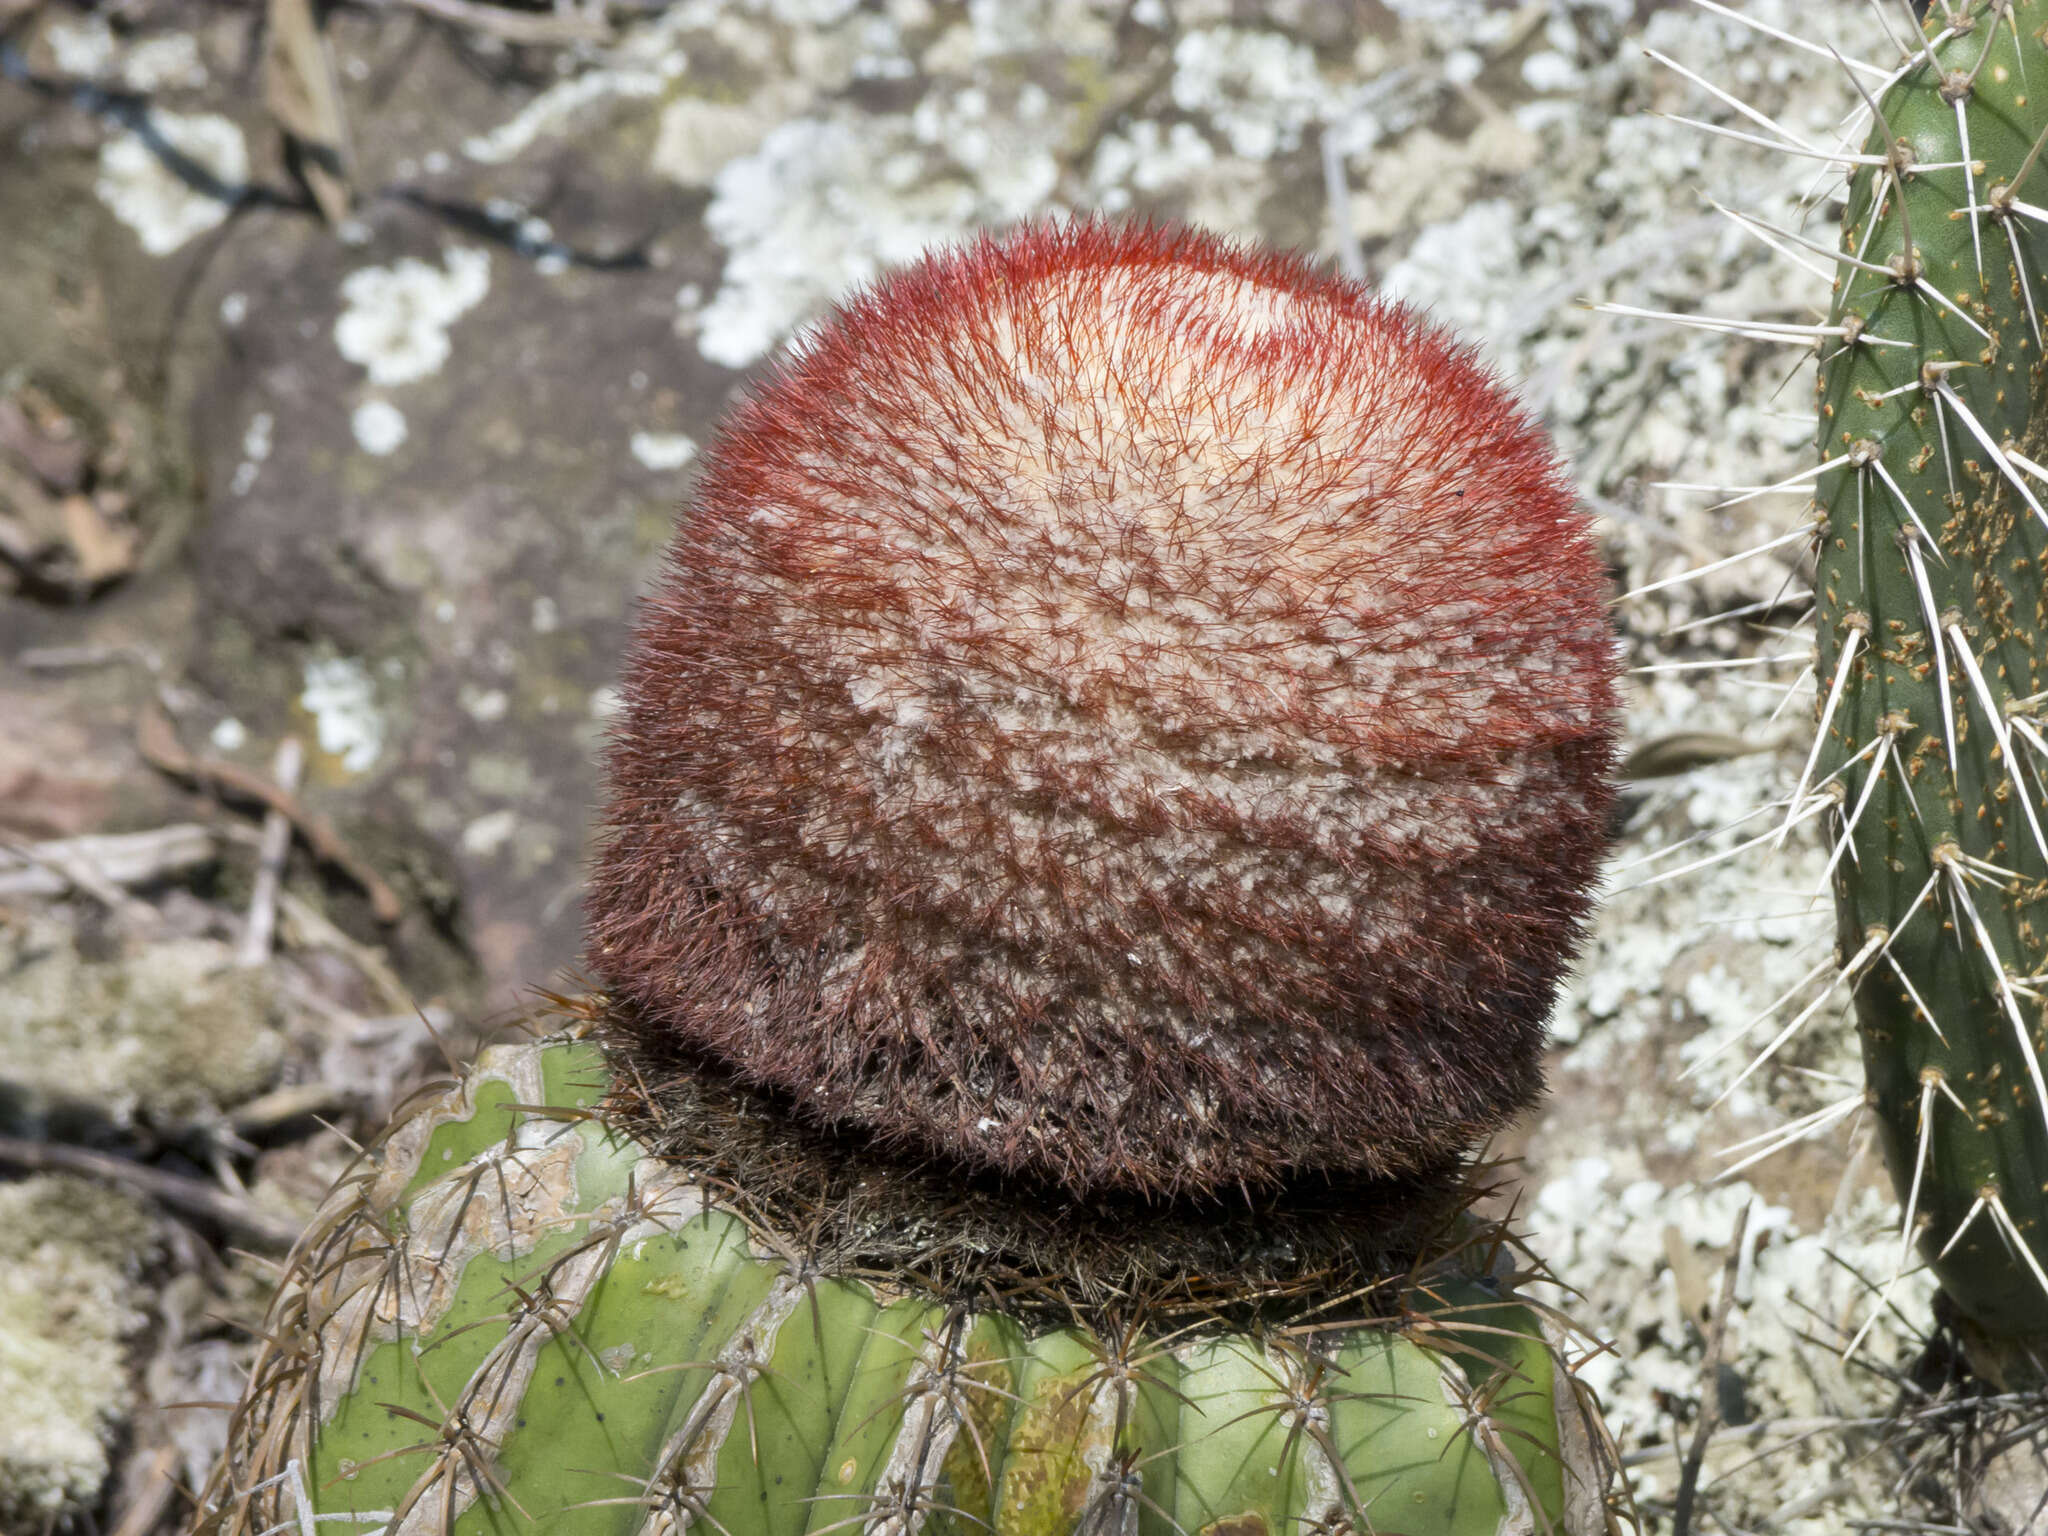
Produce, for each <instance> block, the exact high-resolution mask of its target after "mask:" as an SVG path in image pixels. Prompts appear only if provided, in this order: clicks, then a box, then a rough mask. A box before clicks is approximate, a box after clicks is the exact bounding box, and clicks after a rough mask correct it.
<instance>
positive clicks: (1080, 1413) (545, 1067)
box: [201, 1039, 1606, 1536]
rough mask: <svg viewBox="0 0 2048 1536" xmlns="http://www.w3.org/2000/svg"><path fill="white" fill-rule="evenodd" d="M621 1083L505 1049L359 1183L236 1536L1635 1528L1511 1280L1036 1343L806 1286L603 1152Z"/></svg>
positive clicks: (307, 1276)
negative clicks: (1619, 1518)
mask: <svg viewBox="0 0 2048 1536" xmlns="http://www.w3.org/2000/svg"><path fill="white" fill-rule="evenodd" d="M605 1071H606V1069H605V1067H604V1065H603V1062H602V1058H601V1056H600V1054H599V1052H598V1050H597V1049H596V1047H594V1046H592V1045H590V1044H587V1043H579V1042H575V1041H570V1040H562V1039H557V1040H553V1041H549V1042H544V1043H538V1044H531V1045H523V1046H516V1047H501V1048H499V1049H496V1050H494V1051H492V1052H490V1053H488V1054H487V1055H486V1056H485V1058H484V1059H483V1061H482V1062H481V1063H480V1064H479V1066H478V1068H477V1069H476V1070H475V1071H474V1072H473V1073H472V1074H471V1076H470V1077H469V1079H468V1080H467V1081H466V1082H465V1083H464V1084H463V1085H461V1086H460V1087H459V1088H457V1089H454V1090H452V1091H450V1092H448V1093H447V1094H445V1095H444V1096H443V1097H442V1098H440V1099H439V1100H437V1101H435V1102H433V1103H431V1104H430V1105H428V1106H427V1107H426V1108H425V1109H424V1110H423V1111H422V1112H421V1113H418V1114H416V1115H415V1116H414V1117H413V1118H412V1119H410V1120H408V1121H407V1122H405V1123H404V1124H403V1125H401V1126H400V1127H399V1128H398V1129H397V1130H396V1131H395V1132H394V1133H393V1134H392V1135H391V1136H390V1137H389V1138H388V1139H387V1141H386V1142H385V1143H384V1144H383V1146H382V1147H381V1148H380V1149H378V1151H377V1152H376V1153H375V1154H374V1155H373V1156H372V1157H371V1158H370V1159H369V1160H368V1161H367V1162H366V1165H365V1167H364V1169H363V1171H362V1173H361V1176H360V1177H359V1178H357V1179H355V1180H353V1181H351V1182H347V1183H344V1184H343V1185H342V1186H341V1187H340V1188H339V1189H338V1190H337V1192H336V1193H335V1195H334V1196H332V1197H331V1198H330V1201H329V1204H328V1206H327V1208H326V1210H325V1211H324V1212H323V1213H322V1215H321V1217H320V1218H319V1219H318V1220H317V1221H316V1223H315V1225H314V1227H313V1229H312V1231H311V1232H310V1233H309V1235H308V1237H307V1238H306V1239H305V1240H304V1242H303V1243H302V1244H301V1246H300V1248H299V1250H298V1252H297V1254H296V1255H295V1262H294V1265H293V1268H292V1271H291V1273H290V1274H289V1276H288V1277H287V1279H286V1282H285V1283H284V1285H283V1286H282V1288H281V1289H280V1292H279V1296H278V1300H277V1303H276V1306H275V1308H274V1311H273V1314H272V1317H271V1319H270V1324H269V1327H268V1329H267V1331H266V1347H265V1352H264V1354H263V1356H262V1358H261V1359H260V1360H259V1362H258V1366H257V1369H256V1372H255V1374H254V1379H253V1381H252V1384H251V1388H250V1391H249V1393H248V1394H247V1395H246V1397H245V1399H244V1402H243V1405H242V1407H241V1408H240V1409H239V1410H238V1411H237V1413H236V1416H235V1420H234V1423H233V1426H232V1433H231V1441H230V1449H229V1454H228V1457H227V1458H226V1460H225V1462H224V1463H223V1465H222V1468H221V1470H220V1471H219V1472H218V1473H217V1474H216V1476H215V1479H214V1483H213V1485H212V1487H211V1488H209V1490H208V1491H207V1494H206V1499H205V1504H204V1514H203V1517H202V1521H201V1529H202V1530H209V1531H217V1532H223V1533H228V1532H232V1533H252V1532H257V1531H270V1530H279V1529H283V1530H290V1529H313V1528H314V1527H313V1526H312V1525H310V1524H307V1523H305V1522H307V1521H309V1520H315V1519H317V1520H319V1521H321V1522H322V1523H321V1524H320V1525H319V1527H318V1528H319V1529H320V1530H322V1531H324V1532H328V1533H341V1536H349V1533H357V1532H364V1533H366V1532H370V1531H387V1532H392V1533H397V1532H414V1531H417V1532H428V1531H433V1532H453V1533H457V1536H468V1533H483V1532H492V1533H504V1536H509V1533H513V1532H523V1531H545V1532H547V1533H548V1536H583V1533H589V1536H599V1533H603V1536H629V1533H641V1532H645V1533H654V1532H663V1533H676V1532H681V1531H683V1530H685V1529H688V1528H693V1527H694V1528H701V1529H702V1530H703V1531H705V1532H707V1533H719V1536H807V1533H808V1536H822V1533H825V1532H830V1531H848V1532H852V1531H856V1530H858V1531H863V1532H867V1533H889V1536H908V1533H910V1532H912V1531H914V1530H917V1529H920V1528H921V1529H923V1530H925V1531H927V1532H931V1533H933V1536H938V1533H947V1536H951V1533H958V1536H970V1533H988V1532H997V1533H1011V1532H1014V1533H1018V1536H1053V1533H1066V1532H1075V1531H1082V1530H1088V1531H1100V1532H1104V1533H1116V1532H1133V1531H1135V1532H1141V1533H1144V1536H1169V1533H1171V1536H1198V1533H1209V1536H1296V1533H1298V1532H1301V1531H1304V1530H1324V1531H1332V1532H1334V1531H1339V1530H1356V1531H1365V1530H1400V1531H1403V1532H1409V1533H1414V1536H1423V1533H1443V1536H1461V1533H1467V1532H1469V1533H1475V1536H1476V1533H1485V1536H1496V1533H1507V1532H1521V1533H1535V1532H1550V1531H1559V1532H1567V1533H1581V1532H1594V1531H1601V1530H1605V1529H1606V1525H1605V1522H1604V1516H1603V1514H1602V1509H1601V1498H1600V1494H1601V1491H1602V1480H1601V1479H1600V1478H1599V1477H1598V1476H1597V1475H1596V1473H1595V1463H1594V1460H1593V1447H1592V1443H1591V1441H1590V1440H1589V1437H1588V1433H1587V1431H1588V1428H1589V1422H1588V1420H1587V1419H1586V1418H1585V1417H1584V1416H1583V1415H1584V1414H1585V1413H1586V1411H1587V1410H1586V1408H1585V1407H1584V1405H1583V1403H1582V1402H1581V1399H1580V1396H1579V1393H1578V1391H1577V1389H1576V1384H1575V1383H1574V1382H1573V1380H1572V1378H1571V1376H1570V1374H1569V1372H1568V1371H1567V1370H1565V1369H1563V1368H1562V1367H1561V1366H1560V1365H1559V1364H1558V1357H1557V1355H1556V1353H1555V1351H1554V1349H1553V1347H1552V1346H1551V1344H1550V1343H1549V1342H1548V1341H1547V1340H1546V1338H1545V1336H1544V1332H1543V1328H1542V1325H1541V1322H1540V1320H1539V1318H1538V1315H1537V1313H1536V1312H1535V1311H1534V1310H1533V1309H1531V1308H1530V1307H1528V1306H1526V1305H1524V1304H1522V1303H1520V1302H1518V1301H1515V1300H1514V1299H1512V1298H1511V1297H1504V1295H1503V1292H1502V1291H1501V1289H1500V1288H1499V1286H1498V1284H1497V1283H1496V1282H1495V1281H1494V1280H1492V1279H1489V1278H1487V1277H1485V1276H1473V1275H1469V1274H1461V1273H1456V1272H1452V1271H1445V1272H1443V1273H1441V1274H1438V1275H1436V1276H1434V1277H1433V1278H1431V1279H1429V1280H1428V1281H1426V1282H1423V1281H1418V1282H1417V1283H1416V1286H1415V1288H1414V1289H1413V1290H1412V1291H1411V1292H1410V1293H1409V1294H1408V1296H1407V1297H1406V1299H1405V1305H1404V1309H1403V1312H1402V1315H1401V1317H1400V1318H1398V1319H1395V1320H1389V1321H1386V1322H1383V1323H1376V1324H1361V1325H1355V1326H1347V1327H1317V1328H1315V1329H1313V1330H1309V1329H1280V1330H1276V1331H1274V1332H1273V1333H1272V1334H1270V1335H1258V1336H1254V1335H1252V1334H1249V1333H1244V1332H1231V1331H1228V1330H1222V1329H1210V1330H1207V1331H1183V1332H1181V1333H1178V1334H1169V1335H1166V1336H1163V1337H1148V1336H1146V1335H1144V1334H1142V1333H1132V1334H1130V1335H1128V1336H1123V1337H1112V1336H1109V1335H1107V1334H1099V1333H1091V1332H1089V1331H1086V1330H1084V1329H1080V1328H1070V1329H1065V1330H1060V1331H1052V1332H1044V1331H1041V1332H1038V1333H1036V1334H1035V1335H1034V1334H1033V1333H1031V1332H1029V1331H1027V1329H1026V1328H1025V1327H1024V1326H1023V1325H1021V1324H1020V1323H1019V1322H1018V1321H1016V1320H1015V1319H1013V1318H1011V1317H1008V1316H1005V1315H1004V1314H1003V1313H1002V1312H1000V1311H999V1310H995V1309H993V1308H991V1309H989V1310H972V1309H969V1308H966V1307H961V1306H952V1307H948V1306H946V1305H943V1304H940V1303H938V1302H935V1301H934V1300H933V1299H931V1298H930V1297H929V1296H926V1295H921V1294H914V1293H909V1292H906V1291H902V1290H898V1289H891V1288H890V1287H888V1286H887V1285H885V1284H881V1283H876V1282H874V1281H873V1280H872V1279H869V1278H856V1277H851V1276H845V1277H828V1276H824V1275H820V1274H817V1273H815V1272H812V1271H811V1270H809V1269H808V1268H806V1267H805V1266H803V1265H801V1264H799V1263H796V1262H793V1261H792V1259H791V1257H790V1255H789V1253H788V1252H787V1250H786V1249H784V1248H779V1247H777V1246H775V1245H771V1244H768V1243H766V1242H765V1241H764V1239H763V1237H762V1235H761V1234H760V1233H758V1232H756V1231H753V1230H751V1229H750V1228H749V1227H748V1226H747V1224H746V1223H744V1222H743V1221H742V1220H741V1219H740V1218H739V1217H738V1216H737V1215H735V1214H733V1212H732V1211H731V1210H729V1209H727V1208H724V1207H722V1206H721V1203H720V1201H719V1198H718V1196H717V1194H716V1192H715V1191H714V1190H712V1189H711V1188H709V1187H707V1186H706V1185H704V1184H702V1183H699V1182H696V1181H693V1180H692V1179H691V1178H690V1177H689V1176H688V1175H687V1174H686V1173H684V1172H683V1171H682V1170H680V1169H679V1168H677V1167H676V1166H675V1165H673V1164H664V1163H661V1162H659V1161H658V1160H656V1159H654V1158H652V1157H649V1156H647V1155H645V1154H644V1153H643V1152H642V1151H641V1150H640V1149H639V1148H638V1147H637V1146H636V1145H635V1144H633V1143H632V1142H630V1141H628V1140H627V1139H625V1138H623V1137H620V1136H618V1135H616V1134H615V1133H613V1132H611V1131H608V1130H607V1129H606V1128H605V1127H604V1124H603V1121H602V1119H601V1118H600V1111H601V1100H602V1099H603V1097H604V1094H605V1090H606V1077H605ZM1592 1427H1593V1428H1595V1429H1597V1426H1592Z"/></svg>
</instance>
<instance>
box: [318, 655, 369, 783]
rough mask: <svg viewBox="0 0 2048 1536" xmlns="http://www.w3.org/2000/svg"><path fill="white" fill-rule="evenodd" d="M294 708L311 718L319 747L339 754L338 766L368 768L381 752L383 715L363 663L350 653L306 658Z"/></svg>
mask: <svg viewBox="0 0 2048 1536" xmlns="http://www.w3.org/2000/svg"><path fill="white" fill-rule="evenodd" d="M299 707H300V708H302V709H303V710H305V711H306V713H307V714H309V715H311V716H312V717H313V725H314V730H315V732H316V733H317V736H318V739H319V742H320V750H321V751H323V752H326V753H328V754H330V755H331V756H333V757H336V758H338V759H340V761H341V766H342V768H343V769H345V770H346V771H347V772H349V773H367V772H368V771H369V770H370V769H371V768H373V767H375V766H376V763H377V759H378V758H379V757H380V756H381V755H382V754H383V751H384V716H383V714H382V713H381V712H380V711H379V709H378V707H377V688H376V684H375V683H373V682H372V681H371V679H370V672H369V669H368V668H367V667H365V666H364V665H363V663H362V662H360V661H358V660H356V659H355V658H354V657H350V656H327V657H312V658H309V659H308V660H307V662H306V666H305V673H304V686H303V687H302V688H301V689H300V692H299Z"/></svg>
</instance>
